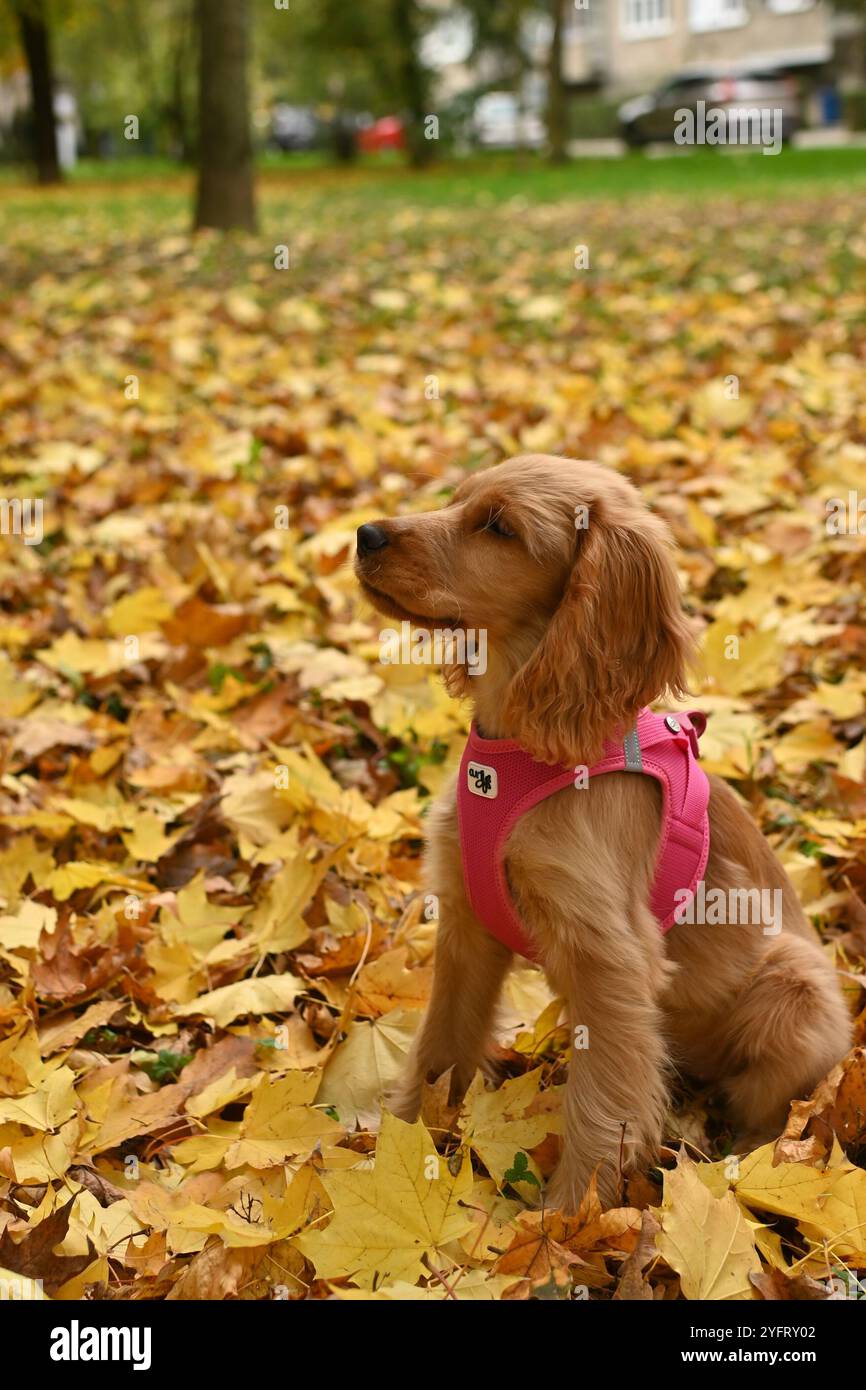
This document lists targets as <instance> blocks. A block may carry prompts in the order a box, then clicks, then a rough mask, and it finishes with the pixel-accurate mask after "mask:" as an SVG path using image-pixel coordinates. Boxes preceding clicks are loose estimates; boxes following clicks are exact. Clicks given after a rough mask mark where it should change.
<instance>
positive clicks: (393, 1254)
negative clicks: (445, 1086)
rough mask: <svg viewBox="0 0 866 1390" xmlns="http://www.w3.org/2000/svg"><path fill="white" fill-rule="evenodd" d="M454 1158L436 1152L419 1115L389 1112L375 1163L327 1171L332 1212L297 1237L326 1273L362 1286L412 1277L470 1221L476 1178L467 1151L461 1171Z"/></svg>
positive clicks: (424, 1270)
mask: <svg viewBox="0 0 866 1390" xmlns="http://www.w3.org/2000/svg"><path fill="white" fill-rule="evenodd" d="M453 1166H454V1161H453V1160H452V1161H451V1163H446V1161H445V1159H443V1158H440V1157H439V1155H438V1154H437V1152H436V1146H435V1144H434V1143H433V1140H432V1139H431V1138H430V1135H429V1134H428V1133H427V1130H426V1129H425V1127H424V1125H423V1124H422V1123H421V1121H420V1120H419V1121H418V1122H417V1123H416V1124H414V1125H408V1124H405V1123H404V1122H403V1120H398V1119H396V1118H395V1117H394V1116H393V1115H389V1114H388V1113H387V1112H386V1114H385V1115H384V1116H383V1120H382V1131H381V1134H380V1135H379V1142H378V1144H377V1146H376V1161H375V1164H374V1166H373V1168H372V1171H371V1170H370V1169H369V1168H367V1169H352V1170H350V1171H349V1172H345V1173H330V1174H327V1175H324V1176H323V1179H322V1181H323V1184H324V1186H325V1188H326V1190H327V1193H328V1196H329V1197H330V1199H331V1201H332V1203H333V1205H334V1215H333V1217H332V1219H331V1221H330V1223H329V1225H327V1226H326V1227H325V1228H324V1229H318V1228H310V1229H308V1230H307V1231H305V1232H304V1233H303V1234H302V1235H300V1236H297V1237H296V1240H295V1243H296V1244H297V1245H298V1247H299V1248H300V1249H301V1251H302V1252H303V1253H304V1254H305V1255H306V1256H307V1258H308V1259H309V1260H311V1261H312V1263H313V1264H314V1265H315V1268H316V1272H317V1274H318V1275H319V1277H320V1278H322V1279H335V1278H345V1277H346V1276H348V1277H349V1278H351V1279H352V1280H353V1281H354V1282H355V1283H356V1284H358V1285H360V1286H361V1287H362V1288H373V1287H375V1285H376V1284H378V1283H383V1284H389V1283H393V1282H396V1281H400V1280H405V1281H407V1282H408V1283H411V1284H414V1283H416V1282H417V1280H418V1279H419V1278H420V1277H421V1276H422V1275H424V1274H425V1273H427V1272H428V1271H427V1268H426V1266H425V1264H424V1260H425V1257H427V1258H430V1259H435V1257H436V1254H437V1252H438V1251H440V1250H441V1249H442V1248H443V1247H444V1246H446V1245H448V1244H449V1243H450V1242H451V1241H452V1240H459V1239H460V1237H461V1236H462V1235H464V1233H465V1232H466V1231H467V1230H468V1229H469V1226H470V1224H471V1223H470V1217H469V1213H468V1212H467V1211H465V1210H464V1209H463V1208H462V1207H461V1206H460V1202H459V1199H460V1198H461V1197H462V1196H464V1195H465V1194H466V1193H468V1191H469V1190H470V1187H471V1183H472V1172H471V1165H470V1162H469V1157H468V1154H467V1153H465V1152H464V1153H463V1155H462V1161H460V1163H459V1167H458V1169H457V1171H456V1173H455V1172H453V1171H452V1167H453Z"/></svg>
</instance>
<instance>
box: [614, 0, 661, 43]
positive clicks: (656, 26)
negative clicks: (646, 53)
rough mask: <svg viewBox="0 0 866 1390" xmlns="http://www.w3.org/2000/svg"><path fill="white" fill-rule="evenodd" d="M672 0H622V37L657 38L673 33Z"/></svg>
mask: <svg viewBox="0 0 866 1390" xmlns="http://www.w3.org/2000/svg"><path fill="white" fill-rule="evenodd" d="M671 5H672V0H622V11H621V16H622V17H621V22H620V29H621V32H622V36H623V38H624V39H659V38H664V36H665V35H666V34H671V33H673V27H674V22H673V14H672V8H671Z"/></svg>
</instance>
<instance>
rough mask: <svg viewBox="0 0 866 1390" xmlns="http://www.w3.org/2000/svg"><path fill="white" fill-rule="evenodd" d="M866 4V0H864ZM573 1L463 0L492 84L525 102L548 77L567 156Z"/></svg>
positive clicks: (553, 150)
mask: <svg viewBox="0 0 866 1390" xmlns="http://www.w3.org/2000/svg"><path fill="white" fill-rule="evenodd" d="M864 3H866V0H864ZM570 4H571V0H497V3H496V4H495V5H491V4H490V2H489V0H463V6H464V9H465V10H466V12H467V13H468V14H469V15H470V17H471V19H472V24H473V30H474V43H473V55H474V57H475V61H476V63H481V64H485V63H486V65H487V66H488V67H489V69H490V70H491V76H490V80H489V81H488V83H487V84H486V85H487V88H488V90H490V89H491V88H492V87H505V88H507V89H508V90H509V91H512V92H514V94H515V95H516V97H517V99H518V101H520V102H521V103H522V102H524V99H525V91H526V87H527V82H528V79H529V78H530V76H531V75H533V74H541V73H543V75H544V86H545V90H546V102H545V113H544V114H545V125H546V128H547V145H548V153H549V156H550V158H551V160H553V162H554V163H560V162H561V161H562V160H564V159H565V158H566V156H567V145H568V93H567V89H566V84H565V80H564V77H563V67H562V65H563V44H564V37H565V24H566V15H567V13H568V10H569V9H570Z"/></svg>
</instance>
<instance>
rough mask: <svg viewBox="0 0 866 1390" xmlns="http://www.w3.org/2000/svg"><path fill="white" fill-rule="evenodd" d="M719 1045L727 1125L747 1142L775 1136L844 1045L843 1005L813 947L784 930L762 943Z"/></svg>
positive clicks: (846, 1021)
mask: <svg viewBox="0 0 866 1390" xmlns="http://www.w3.org/2000/svg"><path fill="white" fill-rule="evenodd" d="M719 1044H720V1050H721V1055H722V1064H721V1065H722V1070H721V1079H722V1085H723V1089H724V1091H725V1092H726V1094H727V1097H728V1101H729V1109H730V1114H731V1119H732V1121H733V1122H734V1124H735V1125H736V1126H737V1127H738V1128H739V1129H740V1131H741V1132H742V1133H743V1134H745V1135H748V1136H749V1140H750V1142H754V1141H755V1140H756V1139H758V1138H761V1137H762V1138H764V1139H771V1138H774V1137H776V1136H777V1135H778V1134H779V1133H780V1132H781V1130H782V1128H783V1127H784V1124H785V1118H786V1116H787V1113H788V1107H789V1105H790V1102H791V1101H792V1100H795V1099H798V1098H802V1097H804V1096H807V1095H808V1094H809V1093H810V1091H812V1090H813V1089H814V1087H815V1086H816V1085H817V1083H818V1082H819V1081H820V1080H821V1079H822V1077H824V1076H825V1075H826V1074H827V1072H828V1071H829V1070H830V1069H831V1067H833V1066H834V1065H835V1063H836V1062H838V1061H839V1060H840V1058H842V1057H844V1055H845V1053H846V1052H847V1051H848V1048H849V1047H850V1045H851V1020H850V1017H849V1014H848V1010H847V1008H846V1005H845V1000H844V998H843V996H842V993H841V991H840V989H839V986H838V984H837V982H836V979H835V972H834V971H833V968H832V966H831V965H830V964H829V962H828V961H827V960H826V959H825V957H824V956H823V954H822V952H821V951H820V949H819V948H818V946H817V945H813V944H812V942H810V941H806V940H803V939H802V938H800V937H795V936H792V935H789V934H788V933H786V934H784V935H783V936H780V937H778V938H777V939H775V940H773V941H770V942H768V945H767V949H766V951H765V953H764V956H763V959H762V961H761V963H760V965H759V967H758V969H757V971H756V972H755V973H754V974H753V976H752V978H751V980H750V981H749V983H748V985H747V986H746V988H745V989H744V991H743V993H742V994H741V995H740V997H739V999H738V1000H737V1002H736V1004H735V1005H734V1008H733V1009H732V1011H731V1012H730V1014H729V1015H728V1016H727V1018H726V1020H725V1024H724V1034H723V1035H722V1036H721V1037H720V1038H719Z"/></svg>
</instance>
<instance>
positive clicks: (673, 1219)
mask: <svg viewBox="0 0 866 1390" xmlns="http://www.w3.org/2000/svg"><path fill="white" fill-rule="evenodd" d="M697 1167H698V1165H696V1164H694V1163H692V1162H691V1160H690V1159H687V1158H681V1159H680V1161H679V1163H678V1164H677V1167H676V1168H675V1169H674V1170H673V1171H672V1172H668V1173H665V1188H664V1202H663V1206H662V1211H661V1225H662V1229H661V1231H660V1233H659V1234H658V1235H657V1236H656V1246H657V1248H658V1250H659V1253H660V1254H661V1255H662V1256H663V1258H664V1259H665V1260H666V1261H667V1263H668V1264H669V1265H670V1267H671V1269H673V1270H675V1272H676V1273H677V1274H678V1275H679V1276H680V1285H681V1287H682V1291H683V1294H684V1295H685V1297H686V1298H692V1299H717V1300H729V1299H747V1298H752V1297H753V1296H754V1290H753V1288H752V1285H751V1284H750V1282H749V1275H750V1274H759V1273H760V1271H761V1261H760V1259H759V1257H758V1252H757V1250H756V1249H755V1239H754V1235H753V1233H752V1231H751V1229H750V1227H749V1223H748V1221H747V1220H746V1217H745V1216H744V1215H743V1212H742V1210H741V1208H740V1206H739V1204H738V1202H737V1199H736V1198H735V1196H734V1194H733V1193H732V1192H725V1193H723V1194H722V1196H720V1197H714V1196H713V1194H712V1192H711V1191H710V1189H709V1187H708V1186H707V1185H706V1184H705V1183H703V1182H701V1179H700V1177H699V1175H698V1172H697Z"/></svg>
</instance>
